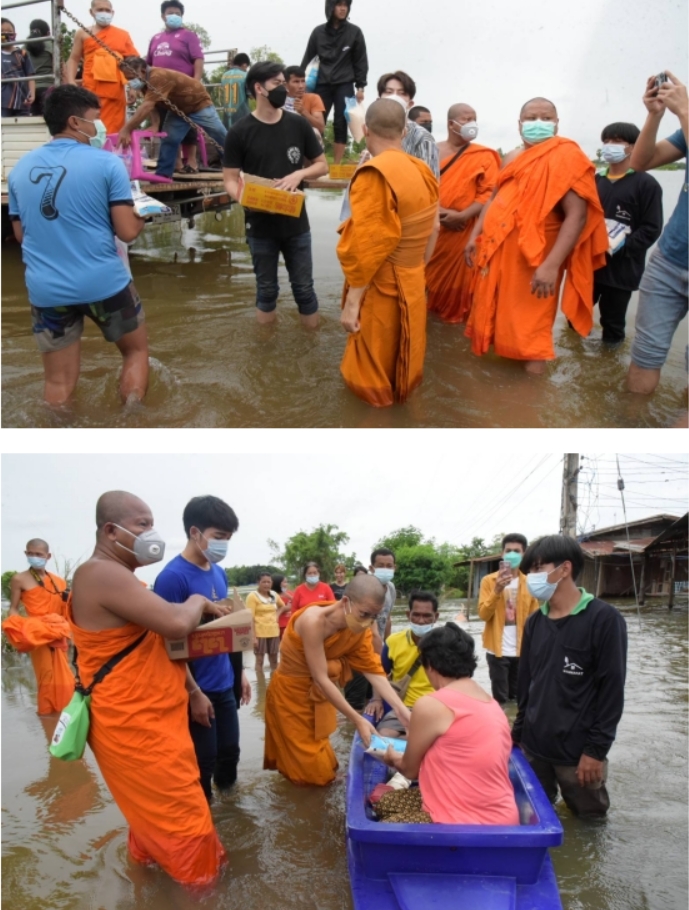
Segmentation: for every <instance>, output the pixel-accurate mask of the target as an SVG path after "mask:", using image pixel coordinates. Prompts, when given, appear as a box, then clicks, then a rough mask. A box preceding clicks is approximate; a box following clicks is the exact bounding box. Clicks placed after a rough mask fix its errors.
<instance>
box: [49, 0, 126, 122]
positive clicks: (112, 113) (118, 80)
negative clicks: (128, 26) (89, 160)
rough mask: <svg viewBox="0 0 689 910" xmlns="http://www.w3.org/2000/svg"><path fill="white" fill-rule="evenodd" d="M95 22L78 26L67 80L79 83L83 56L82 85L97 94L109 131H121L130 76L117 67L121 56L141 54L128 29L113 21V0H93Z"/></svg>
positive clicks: (68, 66) (101, 113)
mask: <svg viewBox="0 0 689 910" xmlns="http://www.w3.org/2000/svg"><path fill="white" fill-rule="evenodd" d="M90 12H91V16H92V17H93V20H94V22H93V25H92V26H91V28H89V29H88V30H86V31H84V29H83V28H78V29H77V31H76V34H75V35H74V44H73V45H72V53H71V54H70V57H69V60H68V61H67V67H66V69H67V80H66V81H67V82H68V83H70V85H76V81H77V71H78V69H79V64H80V63H81V61H82V60H83V62H84V71H83V77H82V85H83V87H84V88H85V89H88V90H89V91H90V92H93V94H94V95H97V96H98V100H99V101H100V119H101V120H102V121H103V123H104V124H105V129H106V131H107V132H108V133H119V131H120V130H121V129H122V127H123V126H124V121H125V120H126V119H127V98H126V95H125V90H124V89H125V85H126V82H127V80H126V79H125V78H124V76H123V75H122V73H121V72H120V70H119V68H118V57H119V59H120V60H123V59H124V58H125V57H138V55H139V52H138V51H137V49H136V48H135V47H134V44H133V43H132V39H131V37H130V35H129V32H125V30H124V29H122V28H117V27H116V26H114V25H112V24H111V23H112V20H113V17H114V15H115V10H114V8H113V5H112V3H111V2H110V0H91V8H90ZM94 35H96V36H97V37H98V38H99V39H100V40H101V41H102V42H103V43H104V44H106V45H107V46H108V47H109V48H110V50H112V51H114V52H115V56H114V57H113V56H112V55H111V54H109V53H108V52H107V51H106V50H105V48H104V47H102V46H101V45H100V44H99V43H98V41H96V39H95V38H94V37H93V36H94Z"/></svg>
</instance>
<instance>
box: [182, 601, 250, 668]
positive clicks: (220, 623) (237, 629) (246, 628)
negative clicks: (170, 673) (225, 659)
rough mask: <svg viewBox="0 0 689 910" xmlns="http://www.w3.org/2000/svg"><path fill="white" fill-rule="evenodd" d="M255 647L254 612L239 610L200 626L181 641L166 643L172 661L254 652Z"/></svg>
mask: <svg viewBox="0 0 689 910" xmlns="http://www.w3.org/2000/svg"><path fill="white" fill-rule="evenodd" d="M253 644H254V623H253V617H252V615H251V610H238V611H237V612H235V613H228V615H227V616H221V617H220V619H214V620H213V621H212V622H209V623H205V624H204V625H203V626H199V627H198V629H195V630H194V631H193V632H192V633H191V634H190V635H187V637H186V638H182V639H180V640H179V641H170V640H169V639H166V640H165V647H166V649H167V654H168V657H169V658H170V660H196V659H197V658H199V657H214V656H215V655H217V654H229V653H231V652H232V651H250V650H251V649H252V648H253Z"/></svg>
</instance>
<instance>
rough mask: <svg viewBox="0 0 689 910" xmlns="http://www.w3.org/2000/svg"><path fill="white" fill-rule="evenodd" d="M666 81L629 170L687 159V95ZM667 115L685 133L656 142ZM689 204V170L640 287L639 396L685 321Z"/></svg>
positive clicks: (635, 352) (651, 96)
mask: <svg viewBox="0 0 689 910" xmlns="http://www.w3.org/2000/svg"><path fill="white" fill-rule="evenodd" d="M665 76H666V79H667V81H665V82H662V83H661V84H660V85H659V84H658V82H657V81H656V77H655V76H652V77H651V78H650V79H649V80H648V82H647V84H646V93H645V95H644V97H643V101H644V104H645V105H646V109H647V110H648V116H647V117H646V123H645V124H644V126H643V129H642V130H641V134H640V136H639V138H638V139H637V142H636V145H635V146H634V151H633V153H632V157H631V166H632V167H633V168H634V169H635V170H638V171H649V170H651V169H652V168H654V167H660V166H661V165H663V164H670V163H671V162H673V161H679V160H680V159H681V158H686V156H687V89H686V86H684V85H682V83H681V82H680V81H679V79H677V77H676V76H674V75H673V74H672V73H670V72H667V71H666V72H665ZM658 81H659V80H658ZM666 110H669V111H671V112H672V113H673V114H675V115H676V116H677V117H678V118H679V122H680V126H681V129H679V130H677V131H676V132H675V133H673V134H672V135H671V136H668V137H667V138H666V139H661V140H660V142H658V141H657V138H656V137H657V135H658V128H659V126H660V121H661V120H662V118H663V115H664V113H665V111H666ZM688 198H689V197H688V196H687V170H686V164H685V171H684V185H683V186H682V189H681V191H680V194H679V200H678V202H677V206H676V207H675V210H674V212H673V213H672V215H671V217H670V220H669V221H668V223H667V224H666V225H665V230H664V231H663V233H662V235H661V238H660V240H659V241H658V246H657V247H656V248H655V250H654V251H653V253H652V254H651V257H650V259H649V261H648V265H647V267H646V271H645V273H644V277H643V279H642V281H641V284H640V286H639V307H638V310H637V314H636V337H635V338H634V343H633V345H632V362H631V364H630V366H629V373H628V375H627V388H628V389H629V391H630V392H638V393H639V394H641V395H650V394H651V392H654V391H655V389H656V386H657V385H658V382H659V381H660V370H661V368H662V366H663V364H664V363H665V359H666V357H667V354H668V351H669V350H670V344H671V343H672V337H673V335H674V334H675V329H676V328H677V326H678V325H679V323H680V322H681V321H682V319H684V317H685V316H686V315H687V275H688V273H687V199H688ZM683 425H684V426H686V423H684V424H683Z"/></svg>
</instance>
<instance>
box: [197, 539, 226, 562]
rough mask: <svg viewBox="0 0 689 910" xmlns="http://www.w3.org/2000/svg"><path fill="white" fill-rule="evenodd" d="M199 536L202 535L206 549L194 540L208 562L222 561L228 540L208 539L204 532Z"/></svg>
mask: <svg viewBox="0 0 689 910" xmlns="http://www.w3.org/2000/svg"><path fill="white" fill-rule="evenodd" d="M201 537H203V539H204V540H205V541H206V543H207V544H208V546H207V547H206V549H205V550H204V549H203V547H202V546H201V545H200V544H199V543H198V542H196V541H195V543H196V546H197V547H198V548H199V550H201V552H202V553H203V555H204V556H205V557H206V559H207V560H208V562H212V563H216V562H222V561H223V559H224V558H225V557H226V556H227V545H228V544H229V540H209V539H208V538H207V537H206V536H205V534H202V535H201Z"/></svg>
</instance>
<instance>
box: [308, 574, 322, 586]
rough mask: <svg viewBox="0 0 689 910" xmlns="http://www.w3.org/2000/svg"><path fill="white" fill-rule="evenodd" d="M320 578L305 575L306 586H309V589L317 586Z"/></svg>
mask: <svg viewBox="0 0 689 910" xmlns="http://www.w3.org/2000/svg"><path fill="white" fill-rule="evenodd" d="M320 577H321V576H320V575H307V576H306V584H307V585H311V587H313V586H314V585H317V584H318V582H319V580H320Z"/></svg>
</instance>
